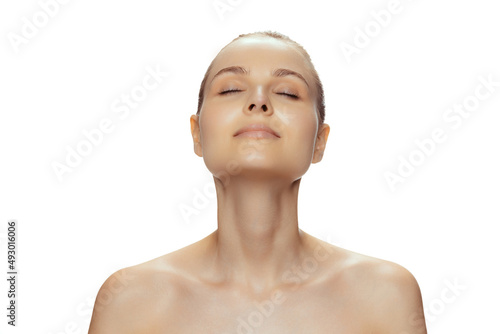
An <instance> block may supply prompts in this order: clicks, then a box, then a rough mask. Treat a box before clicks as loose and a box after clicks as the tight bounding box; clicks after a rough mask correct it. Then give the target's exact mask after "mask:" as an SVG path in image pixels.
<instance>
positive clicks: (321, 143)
mask: <svg viewBox="0 0 500 334" xmlns="http://www.w3.org/2000/svg"><path fill="white" fill-rule="evenodd" d="M329 134H330V126H329V125H328V124H326V123H323V124H321V127H320V129H319V130H318V137H317V138H316V146H315V147H314V155H313V160H312V163H313V164H315V163H318V162H320V161H321V159H322V158H323V153H324V152H325V148H326V142H327V140H328V135H329Z"/></svg>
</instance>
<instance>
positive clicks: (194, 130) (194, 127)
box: [190, 115, 203, 157]
mask: <svg viewBox="0 0 500 334" xmlns="http://www.w3.org/2000/svg"><path fill="white" fill-rule="evenodd" d="M199 120H200V117H199V116H198V115H191V118H190V122H191V136H192V137H193V145H194V153H195V154H196V155H197V156H199V157H201V156H203V154H202V149H201V136H200V123H199Z"/></svg>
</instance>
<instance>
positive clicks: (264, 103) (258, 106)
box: [248, 88, 272, 112]
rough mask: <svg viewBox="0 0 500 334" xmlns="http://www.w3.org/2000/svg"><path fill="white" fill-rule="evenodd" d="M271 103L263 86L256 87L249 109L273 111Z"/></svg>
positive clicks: (250, 99)
mask: <svg viewBox="0 0 500 334" xmlns="http://www.w3.org/2000/svg"><path fill="white" fill-rule="evenodd" d="M271 109H272V107H271V103H270V101H269V99H268V97H267V95H266V94H265V93H264V92H263V91H262V88H259V89H256V90H255V92H254V94H252V95H251V96H250V98H249V101H248V111H261V110H262V111H264V112H266V111H269V112H271Z"/></svg>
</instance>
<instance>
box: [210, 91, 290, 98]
mask: <svg viewBox="0 0 500 334" xmlns="http://www.w3.org/2000/svg"><path fill="white" fill-rule="evenodd" d="M236 92H241V90H240V89H228V90H224V91H222V92H220V93H219V94H220V95H224V94H231V93H236ZM278 94H279V95H285V96H287V97H289V98H291V99H294V100H296V99H298V98H299V97H298V96H297V95H295V94H290V93H278Z"/></svg>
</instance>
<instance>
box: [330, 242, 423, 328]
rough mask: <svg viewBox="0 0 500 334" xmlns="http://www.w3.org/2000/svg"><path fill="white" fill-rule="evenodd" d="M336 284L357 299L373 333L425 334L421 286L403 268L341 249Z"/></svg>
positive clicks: (389, 262)
mask: <svg viewBox="0 0 500 334" xmlns="http://www.w3.org/2000/svg"><path fill="white" fill-rule="evenodd" d="M342 252H343V253H344V254H345V256H344V260H343V261H342V266H341V270H339V272H338V279H337V280H336V282H337V284H338V285H340V286H342V287H343V288H344V289H346V290H347V291H350V292H351V296H352V297H353V298H354V300H356V301H357V302H358V305H360V309H361V310H362V311H363V313H364V315H365V317H364V318H365V319H366V320H367V327H369V329H370V330H371V331H373V333H398V334H399V333H406V334H417V333H418V334H425V333H427V332H426V327H425V320H424V314H423V305H422V296H421V292H420V287H419V285H418V282H417V280H416V279H415V277H414V276H413V274H412V273H411V272H410V271H409V270H407V269H406V268H405V267H403V266H401V265H399V264H397V263H394V262H391V261H387V260H382V259H378V258H374V257H370V256H367V255H363V254H359V253H355V252H352V251H348V250H344V249H342Z"/></svg>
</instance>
